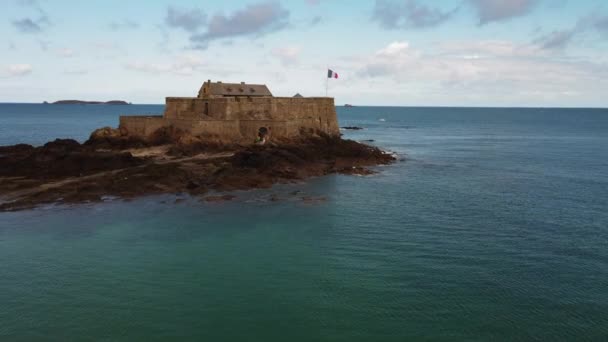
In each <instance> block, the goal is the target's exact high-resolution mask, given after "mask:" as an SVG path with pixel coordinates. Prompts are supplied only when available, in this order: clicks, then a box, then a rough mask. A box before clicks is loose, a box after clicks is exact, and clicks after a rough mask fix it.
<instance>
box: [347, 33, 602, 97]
mask: <svg viewBox="0 0 608 342" xmlns="http://www.w3.org/2000/svg"><path fill="white" fill-rule="evenodd" d="M558 56H559V55H553V54H551V53H550V52H548V51H546V50H543V49H541V48H539V47H538V46H535V45H531V44H515V43H512V42H509V41H475V42H469V41H464V42H450V43H446V44H440V45H437V46H436V47H434V48H429V49H428V50H426V51H423V50H420V49H415V48H412V47H411V46H410V44H408V43H407V42H404V41H396V42H393V43H390V44H388V45H387V46H385V47H383V48H382V49H379V50H378V51H376V52H375V53H373V54H370V55H367V56H359V57H358V58H354V59H352V60H351V61H350V62H349V63H350V65H347V66H344V68H347V69H351V70H353V72H354V75H355V77H356V78H358V79H359V80H361V82H378V83H379V84H382V83H384V84H387V89H391V88H392V87H395V86H396V85H398V86H399V87H402V88H403V87H407V89H409V90H408V92H418V93H420V92H427V95H425V96H436V95H437V94H446V95H445V96H449V97H454V96H455V95H454V94H458V95H457V96H456V97H455V98H458V96H464V97H471V98H474V100H472V101H473V102H476V103H478V104H479V103H483V101H484V99H485V98H489V97H490V98H495V99H496V98H502V99H506V98H508V97H513V98H515V99H524V98H525V99H526V100H527V101H532V102H533V103H539V101H541V100H542V99H555V100H563V98H561V96H566V95H567V94H570V95H568V96H574V95H572V92H571V90H572V89H581V88H584V87H585V85H589V84H594V85H595V87H602V86H604V87H605V86H608V70H606V69H605V68H604V67H602V66H601V65H599V64H594V63H590V62H580V61H572V60H563V59H560V58H559V57H558ZM353 82H356V81H353ZM390 84H392V85H393V86H389V85H390ZM429 94H430V95H429ZM447 94H449V95H447ZM463 99H464V98H463ZM459 101H460V100H459ZM480 101H482V102H480Z"/></svg>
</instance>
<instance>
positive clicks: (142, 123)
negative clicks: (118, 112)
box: [120, 115, 167, 137]
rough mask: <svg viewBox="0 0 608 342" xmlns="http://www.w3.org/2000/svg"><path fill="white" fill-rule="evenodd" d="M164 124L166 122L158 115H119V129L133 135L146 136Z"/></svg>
mask: <svg viewBox="0 0 608 342" xmlns="http://www.w3.org/2000/svg"><path fill="white" fill-rule="evenodd" d="M166 124H167V122H166V121H165V119H164V118H163V117H162V116H160V115H158V116H121V117H120V130H121V131H122V132H124V133H127V134H130V135H134V136H141V137H146V136H148V135H150V134H152V133H153V132H154V131H156V130H157V129H159V128H161V127H163V126H165V125H166Z"/></svg>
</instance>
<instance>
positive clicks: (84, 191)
mask: <svg viewBox="0 0 608 342" xmlns="http://www.w3.org/2000/svg"><path fill="white" fill-rule="evenodd" d="M173 133H175V132H173ZM173 133H172V132H160V133H158V134H155V135H154V136H155V137H157V138H159V139H158V140H159V141H161V140H162V142H165V141H171V143H170V144H168V145H165V146H163V147H162V148H159V147H158V146H157V145H154V143H153V142H151V141H148V140H145V141H142V142H141V144H143V145H144V146H149V144H151V145H152V146H151V147H143V148H139V147H138V149H137V154H136V155H133V154H132V153H131V152H130V150H126V149H123V147H124V146H128V145H129V139H130V138H129V137H128V136H127V137H124V136H122V135H118V134H117V133H116V132H113V131H106V132H103V131H99V132H97V134H93V135H92V138H91V139H90V140H89V141H88V142H87V143H85V144H79V143H78V142H77V141H75V140H71V139H57V140H54V141H52V142H49V143H47V144H45V145H44V146H40V147H33V146H30V145H25V144H19V145H13V146H2V147H0V211H8V210H21V209H28V208H32V207H35V206H37V205H40V204H45V203H84V202H91V201H103V198H107V197H108V196H113V197H116V198H121V199H130V198H134V197H137V196H142V195H151V194H167V193H173V194H175V193H187V194H190V195H195V196H200V195H202V194H205V193H207V192H209V191H219V192H227V191H232V190H247V189H254V188H268V187H271V186H272V185H273V184H276V183H288V182H294V181H299V180H303V179H306V178H308V177H312V176H322V175H326V174H330V173H342V174H355V175H366V174H370V173H372V171H370V170H368V169H367V167H368V166H374V165H379V164H388V163H391V162H393V161H394V160H395V158H394V157H393V156H391V155H389V154H386V153H384V152H383V151H381V150H380V149H378V148H376V147H373V146H369V145H365V144H361V143H358V142H355V141H352V140H343V139H341V138H339V137H331V136H327V135H311V136H307V137H303V138H301V139H294V140H286V141H281V142H276V143H274V144H268V145H263V146H260V145H254V146H236V145H231V146H224V147H223V148H222V149H219V150H218V148H217V146H206V145H205V144H204V143H202V142H201V141H200V140H196V139H193V138H192V137H186V136H183V135H182V136H179V139H177V140H175V139H176V136H175V135H173ZM106 138H107V139H106ZM161 138H162V139H161ZM185 138H187V139H185ZM123 139H126V140H123ZM156 142H157V143H158V141H156ZM192 144H194V145H193V146H191V145H192ZM135 145H137V146H140V143H137V144H135ZM175 148H177V149H179V153H175V154H172V153H171V151H172V149H173V150H174V149H175ZM159 151H161V152H159ZM162 151H165V152H162ZM174 152H175V151H174ZM134 153H135V152H134ZM155 153H156V154H155ZM159 153H160V154H159ZM226 196H232V195H222V197H221V198H219V200H221V201H223V200H228V197H226ZM209 200H210V201H214V200H215V198H214V197H213V196H211V198H209ZM205 201H208V200H205Z"/></svg>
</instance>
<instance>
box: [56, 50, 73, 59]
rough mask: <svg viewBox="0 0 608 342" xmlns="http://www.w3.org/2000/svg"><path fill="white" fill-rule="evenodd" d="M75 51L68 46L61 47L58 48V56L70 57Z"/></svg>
mask: <svg viewBox="0 0 608 342" xmlns="http://www.w3.org/2000/svg"><path fill="white" fill-rule="evenodd" d="M74 55H75V53H74V50H72V49H69V48H63V49H61V50H59V56H61V57H64V58H70V57H74Z"/></svg>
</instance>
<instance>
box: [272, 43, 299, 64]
mask: <svg viewBox="0 0 608 342" xmlns="http://www.w3.org/2000/svg"><path fill="white" fill-rule="evenodd" d="M301 51H302V49H301V48H300V47H297V46H287V47H282V48H278V49H275V50H273V51H272V55H273V56H275V57H276V58H278V59H279V60H280V61H281V63H282V64H283V65H285V66H290V65H295V64H298V62H299V57H300V52H301Z"/></svg>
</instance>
